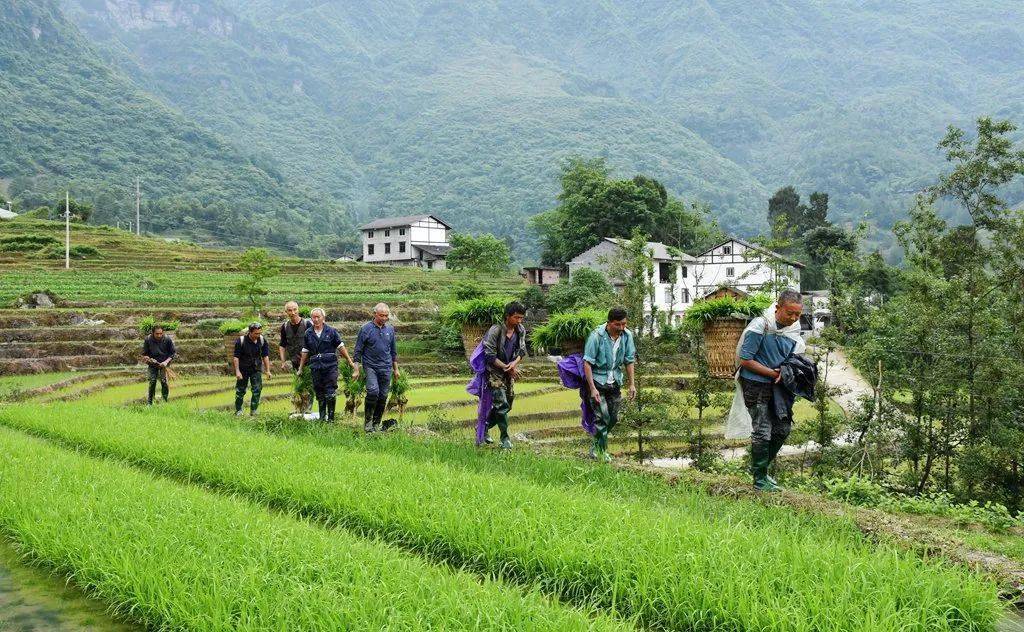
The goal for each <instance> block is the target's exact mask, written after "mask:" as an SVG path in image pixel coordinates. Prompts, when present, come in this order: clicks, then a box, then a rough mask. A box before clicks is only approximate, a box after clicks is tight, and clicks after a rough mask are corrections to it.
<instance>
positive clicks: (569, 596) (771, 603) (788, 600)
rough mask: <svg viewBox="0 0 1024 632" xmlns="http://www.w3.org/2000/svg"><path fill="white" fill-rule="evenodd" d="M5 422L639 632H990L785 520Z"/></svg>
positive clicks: (927, 569) (955, 588)
mask: <svg viewBox="0 0 1024 632" xmlns="http://www.w3.org/2000/svg"><path fill="white" fill-rule="evenodd" d="M0 423H3V424H5V425H9V426H13V427H17V428H22V429H25V430H30V431H32V432H35V433H38V434H41V435H43V436H47V437H51V438H53V439H55V440H59V441H62V442H65V443H67V444H69V445H74V446H77V447H82V448H85V449H88V450H90V451H92V452H94V453H97V454H104V455H110V456H116V457H119V458H123V459H127V460H129V461H130V462H133V463H135V464H137V465H140V466H145V467H148V468H152V469H154V470H156V471H160V472H164V473H167V474H169V475H172V476H176V477H181V478H183V479H184V478H187V479H188V480H190V481H200V482H203V483H205V484H206V485H209V486H212V487H215V488H218V489H223V490H226V491H230V492H235V493H240V494H244V495H248V496H250V497H252V498H254V499H259V500H261V501H263V502H266V503H269V504H271V505H272V506H275V507H280V508H283V509H286V510H289V511H296V512H301V513H302V514H304V515H309V516H315V517H317V518H319V519H321V520H323V521H325V522H328V523H331V524H336V525H340V526H344V527H347V528H349V529H352V530H355V531H358V532H360V533H364V534H367V535H372V536H374V537H380V538H383V539H386V540H388V541H391V542H394V543H397V544H400V545H401V546H403V547H405V548H408V549H410V550H414V551H418V552H420V553H422V554H423V555H425V556H428V557H430V558H432V559H437V560H440V561H444V562H446V563H449V564H452V565H455V566H457V567H463V568H467V569H472V570H475V571H477V572H478V573H480V574H482V575H485V576H496V577H500V578H503V579H507V580H514V581H517V582H523V583H527V584H529V585H532V586H536V587H537V588H539V589H541V590H543V591H544V592H546V593H548V594H552V595H557V596H559V597H560V598H562V599H564V600H566V601H569V602H572V603H577V604H586V605H592V606H596V607H599V608H601V609H603V610H604V611H606V612H608V613H611V614H614V615H618V616H622V617H627V618H636V619H637V620H638V621H639V623H640V624H641V625H643V626H645V627H651V628H658V629H714V630H747V629H759V630H796V631H799V632H810V631H821V630H828V631H837V632H838V631H840V630H858V631H867V630H872V631H875V630H902V631H917V630H920V631H922V632H923V631H925V630H929V631H930V630H989V629H992V626H993V624H994V621H995V620H996V618H997V617H998V615H999V613H1000V606H999V603H998V599H997V597H996V590H995V587H994V586H993V585H991V584H990V583H988V582H986V581H984V580H982V579H979V578H976V577H974V576H971V575H969V574H968V573H966V572H963V571H959V570H957V569H953V568H949V567H946V566H943V565H942V564H939V563H935V562H928V561H922V560H920V559H918V558H916V557H914V556H913V555H911V554H909V553H902V552H899V551H896V550H893V549H890V548H887V547H874V546H872V545H870V544H869V543H867V542H865V541H864V540H863V539H862V538H860V537H858V536H857V535H856V534H855V533H853V531H852V530H851V529H848V528H841V527H838V526H836V523H834V522H829V521H825V522H824V523H822V522H821V521H819V520H815V519H813V518H811V519H808V518H806V517H805V518H798V517H794V516H793V514H791V513H789V512H783V511H775V512H767V511H765V512H762V511H759V510H758V509H757V508H756V507H753V506H752V505H749V504H748V505H745V506H744V508H745V509H747V510H748V511H747V512H746V513H737V512H735V511H724V512H722V515H719V514H717V513H716V510H718V509H719V508H722V507H723V506H724V505H723V502H724V501H721V500H719V501H715V502H710V501H709V500H708V499H707V497H703V498H700V497H697V496H696V495H695V498H694V501H693V510H692V511H681V510H679V509H678V508H675V507H669V506H666V507H664V508H661V509H656V508H653V507H650V506H645V505H643V504H637V505H636V506H632V505H629V504H628V503H622V502H621V501H620V500H613V499H611V498H608V497H607V496H605V495H603V494H601V493H581V492H580V491H579V490H576V489H569V488H559V487H553V486H545V485H539V484H534V483H531V482H528V481H525V480H523V479H521V478H515V477H507V476H501V475H494V474H492V475H486V476H485V475H481V474H477V473H473V472H467V471H464V470H462V469H459V468H454V467H448V466H446V465H444V464H440V463H426V462H422V461H411V460H409V459H405V458H402V457H400V456H396V455H392V454H387V453H373V454H369V453H365V452H357V451H352V450H342V449H329V448H325V447H321V446H317V445H312V444H309V443H299V442H293V441H289V440H287V439H282V438H279V437H274V436H270V435H264V434H258V433H248V432H243V431H237V430H231V429H229V428H224V427H219V426H214V425H209V424H202V423H197V422H194V421H191V420H187V419H180V418H176V417H175V416H173V415H171V414H168V415H146V414H140V413H133V412H128V411H110V410H107V409H102V408H86V407H82V408H79V409H77V410H76V412H75V414H71V411H70V409H68V411H67V412H63V411H62V409H61V408H59V407H54V408H53V410H52V411H49V412H48V413H47V414H39V411H38V410H33V409H32V408H27V407H20V406H9V407H5V408H3V409H0Z"/></svg>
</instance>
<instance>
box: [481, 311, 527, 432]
mask: <svg viewBox="0 0 1024 632" xmlns="http://www.w3.org/2000/svg"><path fill="white" fill-rule="evenodd" d="M525 317H526V306H525V305H523V304H522V303H520V302H519V301H512V302H511V303H509V304H508V305H505V312H504V322H503V323H501V324H500V325H492V326H491V328H490V329H488V330H487V333H486V334H485V335H484V338H483V340H482V341H481V344H480V346H481V347H482V350H483V356H484V367H485V368H486V374H485V377H486V380H487V384H486V386H487V389H488V394H489V395H490V398H491V406H490V410H489V411H488V412H487V417H486V422H485V425H484V428H483V433H480V432H479V431H478V433H477V436H478V445H479V443H480V439H481V438H482V440H483V442H484V443H491V438H490V437H489V436H488V432H489V431H490V429H491V428H493V427H494V426H497V427H498V431H499V432H500V433H501V444H500V445H501V447H502V448H503V449H505V450H509V449H511V448H512V441H511V440H510V439H509V436H508V414H509V413H510V412H511V411H512V402H513V401H514V400H515V397H516V394H515V382H516V380H518V379H519V377H520V376H521V375H522V372H521V371H520V370H519V364H520V363H521V362H522V361H523V358H525V357H526V328H525V327H523V319H524V318H525ZM481 434H482V437H481V436H480V435H481Z"/></svg>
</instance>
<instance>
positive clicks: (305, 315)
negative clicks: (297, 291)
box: [299, 306, 313, 318]
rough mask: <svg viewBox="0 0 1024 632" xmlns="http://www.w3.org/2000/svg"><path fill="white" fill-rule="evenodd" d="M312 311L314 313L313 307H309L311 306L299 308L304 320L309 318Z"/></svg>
mask: <svg viewBox="0 0 1024 632" xmlns="http://www.w3.org/2000/svg"><path fill="white" fill-rule="evenodd" d="M312 311H313V308H312V307H309V306H303V307H300V308H299V316H302V317H303V318H309V314H310V312H312Z"/></svg>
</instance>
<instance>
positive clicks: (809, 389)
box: [772, 354, 818, 420]
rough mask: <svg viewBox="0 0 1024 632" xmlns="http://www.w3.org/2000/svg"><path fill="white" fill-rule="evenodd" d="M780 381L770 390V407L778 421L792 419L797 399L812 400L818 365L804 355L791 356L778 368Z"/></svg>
mask: <svg viewBox="0 0 1024 632" xmlns="http://www.w3.org/2000/svg"><path fill="white" fill-rule="evenodd" d="M779 371H780V372H781V373H782V380H780V381H779V383H778V384H776V385H775V386H774V387H773V389H772V405H773V406H775V416H776V417H778V418H779V419H780V420H787V419H789V420H791V419H793V404H794V403H795V402H796V398H797V397H803V398H804V399H808V400H812V399H814V385H815V384H817V382H818V365H817V364H816V363H815V362H814V361H813V360H811V359H810V358H808V357H807V356H805V355H797V354H792V355H790V356H789V357H788V358H786V361H785V362H783V363H782V366H780V367H779Z"/></svg>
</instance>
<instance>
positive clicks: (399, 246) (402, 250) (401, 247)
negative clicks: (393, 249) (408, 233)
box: [398, 241, 405, 252]
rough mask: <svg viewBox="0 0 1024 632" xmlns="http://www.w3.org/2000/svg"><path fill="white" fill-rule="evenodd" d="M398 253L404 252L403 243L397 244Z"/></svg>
mask: <svg viewBox="0 0 1024 632" xmlns="http://www.w3.org/2000/svg"><path fill="white" fill-rule="evenodd" d="M398 252H405V242H404V241H400V242H398Z"/></svg>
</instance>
